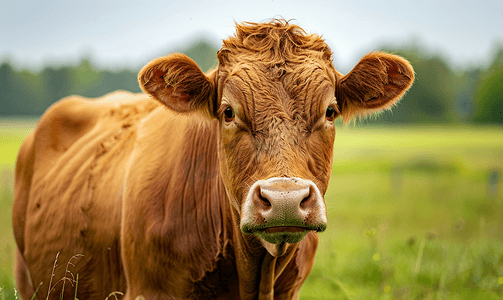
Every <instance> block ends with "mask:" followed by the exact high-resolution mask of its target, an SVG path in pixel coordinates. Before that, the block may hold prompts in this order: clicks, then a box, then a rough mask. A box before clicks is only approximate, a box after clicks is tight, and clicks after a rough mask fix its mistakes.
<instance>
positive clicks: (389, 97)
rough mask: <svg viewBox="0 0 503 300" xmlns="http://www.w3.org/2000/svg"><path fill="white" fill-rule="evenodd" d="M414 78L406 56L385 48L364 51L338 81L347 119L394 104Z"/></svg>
mask: <svg viewBox="0 0 503 300" xmlns="http://www.w3.org/2000/svg"><path fill="white" fill-rule="evenodd" d="M413 81H414V70H413V69H412V66H411V65H410V63H409V62H408V61H407V60H405V59H404V58H402V57H400V56H397V55H393V54H388V53H383V52H372V53H369V54H367V55H365V56H364V57H363V58H362V59H361V60H360V62H359V63H358V64H357V65H356V66H355V67H354V68H353V70H351V72H349V74H347V75H346V76H344V77H342V79H341V80H340V82H339V84H338V95H337V96H338V98H339V99H338V100H337V102H339V107H340V111H341V114H342V118H343V119H344V122H348V121H349V120H351V119H352V118H354V117H356V116H358V117H365V116H368V115H370V114H372V113H374V112H377V111H380V110H383V109H389V108H391V107H392V106H393V105H394V104H395V103H397V102H398V101H399V100H400V99H401V98H402V96H403V95H404V94H405V92H406V91H407V90H408V89H409V88H410V86H411V85H412V82H413Z"/></svg>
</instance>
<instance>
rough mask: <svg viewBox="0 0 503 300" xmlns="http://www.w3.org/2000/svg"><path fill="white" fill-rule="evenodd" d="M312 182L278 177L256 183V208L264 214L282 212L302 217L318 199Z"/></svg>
mask: <svg viewBox="0 0 503 300" xmlns="http://www.w3.org/2000/svg"><path fill="white" fill-rule="evenodd" d="M312 185H314V184H312V183H310V182H307V181H306V180H296V179H291V178H288V179H286V178H285V179H284V178H278V179H273V180H266V181H264V182H263V183H262V184H259V185H257V186H256V187H255V188H256V191H254V192H255V195H256V198H257V199H255V200H256V201H257V202H260V203H259V205H258V207H257V209H258V210H259V211H260V212H261V213H262V214H263V215H264V216H268V215H271V214H274V213H275V212H276V213H280V212H281V213H282V214H286V215H291V216H295V215H297V216H299V217H304V216H307V215H308V214H309V212H310V211H311V210H312V209H313V208H314V206H315V205H316V202H317V200H318V199H316V198H317V195H316V192H315V191H314V189H315V187H314V186H312Z"/></svg>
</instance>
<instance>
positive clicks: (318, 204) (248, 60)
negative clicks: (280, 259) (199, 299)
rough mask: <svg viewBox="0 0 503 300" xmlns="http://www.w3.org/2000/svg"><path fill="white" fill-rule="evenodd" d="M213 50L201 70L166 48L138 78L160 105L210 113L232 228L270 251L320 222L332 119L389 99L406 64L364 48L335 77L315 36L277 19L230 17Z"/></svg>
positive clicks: (406, 75) (403, 81) (401, 84)
mask: <svg viewBox="0 0 503 300" xmlns="http://www.w3.org/2000/svg"><path fill="white" fill-rule="evenodd" d="M218 58H219V62H220V64H219V67H218V68H217V69H216V70H215V71H213V72H211V73H210V74H208V76H206V75H204V74H203V73H202V72H201V70H200V69H199V68H198V67H197V65H196V64H195V63H194V62H193V61H192V60H190V59H189V58H188V57H186V56H184V55H182V54H172V55H170V56H167V57H164V58H159V59H157V60H154V61H152V62H151V63H149V64H148V65H147V66H145V67H144V68H143V69H142V71H141V72H140V76H139V80H140V83H141V86H142V88H143V89H144V90H145V91H146V92H148V93H150V94H151V95H152V96H154V97H155V98H156V99H158V100H159V101H161V102H162V103H164V104H165V105H166V106H168V107H169V108H171V109H173V110H176V111H180V112H186V111H191V110H198V111H201V112H203V113H204V114H205V115H206V116H208V117H210V118H216V119H218V120H219V124H220V126H219V138H218V143H219V144H218V147H219V159H220V169H221V173H222V177H223V180H224V184H225V187H226V190H227V194H228V197H229V200H230V201H231V204H232V206H233V207H234V208H235V210H236V212H237V215H238V216H239V218H240V228H241V230H242V231H243V232H244V233H245V234H254V235H256V236H257V237H259V238H260V240H261V241H262V243H263V244H264V246H265V247H266V248H267V249H268V251H269V252H270V253H271V254H273V255H277V254H278V251H279V252H281V250H279V249H280V248H281V245H283V246H284V245H285V244H286V243H290V244H291V243H297V242H299V241H300V240H302V238H304V236H305V235H306V234H307V233H308V232H309V231H323V230H325V228H326V226H327V218H326V208H325V201H324V194H325V192H326V189H327V186H328V182H329V179H330V173H331V169H332V152H333V142H334V136H335V127H334V122H335V119H336V118H337V117H339V116H340V115H342V116H343V118H344V119H345V121H347V120H349V119H351V118H352V117H354V116H365V115H368V114H370V113H372V112H375V111H379V110H381V109H383V108H389V107H391V106H392V105H393V104H394V103H396V101H398V100H399V99H400V98H401V96H402V95H403V94H404V93H405V91H406V90H407V89H408V88H409V87H410V85H411V84H412V81H413V77H414V75H413V70H412V68H411V67H410V64H409V63H408V62H407V61H406V60H404V59H402V58H400V57H398V56H395V55H390V54H385V53H371V54H369V55H367V56H365V57H364V58H363V59H362V60H361V61H360V62H359V63H358V65H357V66H356V67H355V68H354V69H353V70H352V71H351V72H350V73H349V74H348V75H346V76H342V75H341V74H340V73H338V72H337V71H336V70H335V69H334V68H333V65H332V62H331V52H330V49H329V48H328V46H327V45H326V44H325V43H324V41H323V40H322V39H321V38H320V37H319V36H316V35H306V34H305V33H304V32H303V31H302V30H301V29H300V28H299V27H297V26H294V25H288V24H284V23H281V22H273V23H267V24H245V25H238V27H237V34H236V36H235V37H232V38H229V39H228V40H225V41H224V46H223V47H222V49H221V50H220V51H219V54H218ZM283 248H284V247H283Z"/></svg>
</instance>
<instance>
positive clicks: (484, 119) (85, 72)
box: [0, 40, 503, 124]
mask: <svg viewBox="0 0 503 300" xmlns="http://www.w3.org/2000/svg"><path fill="white" fill-rule="evenodd" d="M383 48H384V49H383V50H385V51H389V52H392V53H396V54H399V55H402V56H403V57H405V58H407V59H408V60H409V61H410V62H411V64H412V66H413V67H414V70H415V72H416V81H415V83H414V85H413V86H412V88H411V89H410V90H409V92H408V93H407V95H406V97H405V99H404V101H401V102H400V103H399V104H398V105H397V106H396V107H395V108H394V109H393V111H392V112H391V113H385V114H386V116H385V117H382V118H379V117H378V118H377V120H375V121H377V122H383V123H384V122H386V123H389V122H393V123H411V122H430V123H431V122H441V123H459V122H477V123H500V124H503V45H501V44H500V45H499V46H497V47H495V51H494V54H493V57H492V59H491V63H490V64H489V66H488V67H483V66H475V67H470V68H466V69H464V70H462V71H459V70H458V71H454V70H453V69H452V68H451V67H450V66H449V64H448V63H447V62H446V59H444V58H443V57H442V56H440V55H435V54H432V55H430V54H428V53H427V51H425V50H424V49H422V47H421V46H418V45H411V46H407V47H402V48H399V49H397V48H393V47H383ZM216 51H217V49H216V48H215V47H213V46H212V44H211V43H209V42H208V41H205V40H199V41H197V42H195V43H193V44H191V45H189V46H188V47H186V48H185V49H179V50H178V51H177V52H183V53H185V54H187V55H188V56H189V57H191V58H192V59H194V60H195V61H196V62H197V63H198V64H199V66H200V67H201V69H202V70H203V71H207V70H209V69H211V68H213V67H216V66H217V63H218V62H217V60H216ZM161 55H162V54H161ZM137 73H138V70H128V69H123V70H114V71H111V70H97V69H96V68H95V67H94V66H93V64H92V63H91V61H90V60H89V59H82V60H81V62H80V63H79V64H78V65H75V66H63V67H51V66H47V67H45V68H44V69H43V70H42V71H40V72H37V73H35V72H32V71H30V70H16V69H15V68H14V67H13V66H12V63H10V62H9V61H3V62H0V116H2V115H3V116H6V115H41V114H42V113H43V112H44V111H45V110H46V109H47V107H49V106H50V105H51V104H52V103H54V102H56V101H57V100H59V99H61V98H63V97H65V96H68V95H72V94H75V95H82V96H86V97H99V96H102V95H104V94H106V93H109V92H112V91H115V90H118V89H122V90H128V91H131V92H140V88H139V86H138V83H137V79H136V76H137ZM375 121H373V122H375Z"/></svg>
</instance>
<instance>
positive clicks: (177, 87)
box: [138, 53, 215, 116]
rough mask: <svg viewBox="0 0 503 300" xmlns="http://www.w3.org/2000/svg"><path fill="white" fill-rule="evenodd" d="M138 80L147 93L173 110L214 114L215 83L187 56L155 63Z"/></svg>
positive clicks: (146, 67) (146, 68)
mask: <svg viewBox="0 0 503 300" xmlns="http://www.w3.org/2000/svg"><path fill="white" fill-rule="evenodd" d="M138 81H139V82H140V87H141V89H142V90H143V91H144V92H146V93H148V94H150V95H152V96H153V97H154V98H155V99H157V100H158V101H159V102H161V103H162V104H164V105H166V106H167V107H168V108H170V109H172V110H174V111H177V112H189V111H195V110H203V112H204V113H205V114H208V115H210V116H211V115H213V111H214V108H213V103H212V101H213V95H214V90H215V89H214V83H213V81H212V79H211V78H209V77H208V76H206V75H205V74H204V73H203V72H202V71H201V69H200V68H199V66H198V65H197V64H196V63H195V62H194V61H193V60H192V59H190V58H189V57H188V56H186V55H185V54H180V53H174V54H170V55H168V56H164V57H160V58H157V59H154V60H152V61H151V62H149V63H148V64H147V65H145V66H144V67H143V68H142V69H141V71H140V73H139V74H138Z"/></svg>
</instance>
